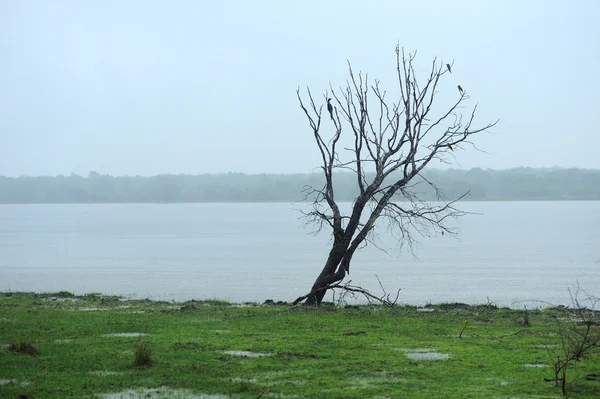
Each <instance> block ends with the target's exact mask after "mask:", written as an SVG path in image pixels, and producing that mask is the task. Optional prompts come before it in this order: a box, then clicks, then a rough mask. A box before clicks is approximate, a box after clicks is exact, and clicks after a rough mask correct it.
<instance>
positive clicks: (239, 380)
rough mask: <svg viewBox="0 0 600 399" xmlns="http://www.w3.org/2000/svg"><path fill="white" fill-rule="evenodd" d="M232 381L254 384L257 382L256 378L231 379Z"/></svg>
mask: <svg viewBox="0 0 600 399" xmlns="http://www.w3.org/2000/svg"><path fill="white" fill-rule="evenodd" d="M231 381H233V382H247V383H254V382H256V378H231Z"/></svg>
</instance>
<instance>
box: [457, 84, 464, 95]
mask: <svg viewBox="0 0 600 399" xmlns="http://www.w3.org/2000/svg"><path fill="white" fill-rule="evenodd" d="M458 91H460V93H461V94H462V92H463V91H464V90H463V88H462V87H461V86H460V85H458Z"/></svg>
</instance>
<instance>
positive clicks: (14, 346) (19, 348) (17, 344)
mask: <svg viewBox="0 0 600 399" xmlns="http://www.w3.org/2000/svg"><path fill="white" fill-rule="evenodd" d="M8 350H9V351H11V352H19V353H24V354H26V355H32V356H35V355H39V354H40V351H39V350H38V349H37V348H36V347H35V346H33V343H32V342H30V341H24V340H21V341H13V342H11V343H10V344H8Z"/></svg>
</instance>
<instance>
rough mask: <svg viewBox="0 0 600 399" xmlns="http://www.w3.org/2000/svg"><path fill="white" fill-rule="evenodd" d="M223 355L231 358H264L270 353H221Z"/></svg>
mask: <svg viewBox="0 0 600 399" xmlns="http://www.w3.org/2000/svg"><path fill="white" fill-rule="evenodd" d="M223 353H225V354H227V355H231V356H241V357H265V356H270V353H265V352H250V351H223Z"/></svg>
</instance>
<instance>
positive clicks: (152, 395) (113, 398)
mask: <svg viewBox="0 0 600 399" xmlns="http://www.w3.org/2000/svg"><path fill="white" fill-rule="evenodd" d="M100 397H101V398H103V399H227V396H226V395H221V394H216V395H211V394H204V393H194V392H192V391H190V390H185V389H169V388H165V387H163V388H158V389H149V388H145V389H128V390H126V391H121V392H116V393H105V394H102V395H100Z"/></svg>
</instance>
